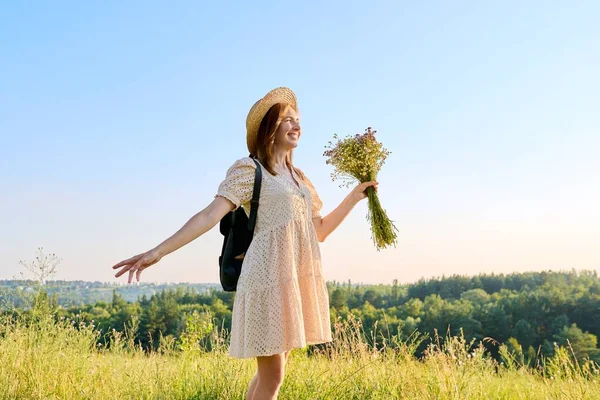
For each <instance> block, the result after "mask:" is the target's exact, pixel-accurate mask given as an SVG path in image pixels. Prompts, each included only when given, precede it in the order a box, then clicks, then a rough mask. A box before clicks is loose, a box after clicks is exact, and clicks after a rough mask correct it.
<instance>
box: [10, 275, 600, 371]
mask: <svg viewBox="0 0 600 400" xmlns="http://www.w3.org/2000/svg"><path fill="white" fill-rule="evenodd" d="M2 282H3V284H2V285H1V286H0V304H2V307H3V312H4V313H13V314H19V313H26V312H27V307H23V304H16V303H15V299H20V300H19V301H20V302H22V301H26V300H23V299H26V298H27V296H23V294H24V293H25V292H27V290H26V288H27V287H34V286H35V285H33V282H27V281H2ZM7 282H12V283H13V285H12V286H9V285H7V284H6V283H7ZM16 282H20V283H30V284H32V285H30V286H27V285H18V284H15V283H16ZM64 285H70V287H71V289H70V290H60V289H58V288H60V287H61V286H64ZM73 285H75V284H74V283H73V282H60V281H47V282H45V283H44V285H41V286H40V288H41V290H42V292H43V293H44V294H45V296H46V297H47V298H48V299H49V300H50V301H51V302H52V303H54V304H55V306H56V309H57V311H56V313H55V316H56V318H63V319H64V318H66V319H72V320H73V321H74V323H76V324H84V325H85V324H88V325H89V324H93V325H94V326H95V327H96V328H97V329H99V330H100V332H101V333H102V335H101V336H100V339H99V340H100V341H102V340H104V339H103V338H105V337H107V334H108V333H109V332H110V331H112V330H116V331H120V332H123V331H126V330H129V332H130V334H131V332H132V331H133V334H134V338H135V342H136V343H137V344H138V345H139V346H141V348H143V349H146V350H155V349H156V348H158V346H159V345H160V343H161V342H165V341H166V342H169V341H170V342H173V343H177V344H178V345H179V346H185V343H189V341H190V340H193V341H196V342H199V343H201V344H202V346H204V347H205V348H206V350H210V346H211V343H213V341H212V340H210V338H214V337H215V335H216V336H218V337H225V338H227V332H228V331H229V328H230V325H231V312H232V311H231V310H232V304H233V299H234V296H235V294H234V293H228V292H223V291H222V290H220V289H219V286H218V285H206V286H199V287H194V285H184V284H181V285H178V286H176V287H168V285H165V286H164V287H159V289H158V290H157V288H156V287H155V286H153V285H135V286H122V287H113V288H110V286H108V287H107V286H103V284H97V285H96V286H94V285H93V284H90V283H85V282H80V283H77V284H76V285H78V286H80V287H81V286H82V285H84V286H83V287H86V286H87V288H86V289H84V290H83V292H86V291H93V290H100V289H103V290H104V291H106V289H108V290H110V300H100V301H94V302H88V303H85V302H84V301H82V300H81V299H79V300H77V299H73V296H74V293H75V292H76V291H75V290H72V287H73ZM46 288H48V290H46ZM328 289H329V295H330V306H331V321H332V325H333V324H335V323H338V322H340V321H348V320H349V319H353V320H356V321H359V322H360V324H361V325H362V331H363V334H364V338H365V339H366V340H367V341H368V342H369V343H370V345H372V346H373V347H374V348H377V347H379V346H383V345H385V346H393V343H403V342H407V341H411V340H414V339H415V338H416V337H419V338H420V339H424V340H421V341H420V342H419V343H420V344H419V346H417V347H416V348H415V353H416V354H415V355H416V356H417V357H419V356H421V355H422V352H423V351H425V349H426V347H427V345H428V343H430V341H431V340H437V341H443V340H444V337H450V336H460V337H464V339H465V340H467V341H472V343H473V347H476V346H477V345H479V343H483V345H484V346H485V347H486V348H487V350H488V351H489V352H490V354H491V355H492V356H493V357H496V358H497V357H498V356H499V354H498V349H499V346H500V344H505V345H506V346H507V348H508V349H509V350H510V352H511V353H512V354H513V355H514V356H515V357H516V359H518V360H520V362H522V363H523V364H525V365H531V364H533V362H534V360H536V359H538V358H539V356H540V355H543V356H545V357H551V356H552V355H553V354H554V352H555V350H556V346H567V345H568V346H569V347H570V348H571V349H572V351H573V353H574V355H575V356H576V357H577V358H580V359H583V358H590V359H591V360H594V361H596V362H600V350H599V349H598V343H597V337H598V335H600V279H599V278H598V275H597V272H595V271H579V272H578V271H575V270H572V271H565V272H551V271H547V272H530V273H512V274H507V275H504V274H499V275H498V274H486V275H478V276H473V277H467V276H450V277H442V278H436V279H422V280H420V281H418V282H416V283H412V284H399V283H398V282H397V281H394V282H393V284H391V285H383V284H381V285H357V284H353V283H352V282H350V281H348V282H329V283H328ZM30 291H31V290H30ZM128 291H134V292H128ZM144 291H146V292H144ZM131 293H137V296H138V297H137V298H136V300H133V301H132V300H131V299H132V297H131ZM65 295H67V298H70V300H69V301H70V302H73V300H74V303H75V304H76V305H69V306H61V303H64V298H63V300H61V296H65ZM69 296H70V297H69ZM126 297H127V299H129V300H130V301H128V300H127V299H126ZM15 304H16V305H17V306H16V307H15ZM436 332H437V333H438V334H439V335H436V334H435V333H436ZM102 344H104V345H106V344H107V343H102ZM319 346H321V345H317V346H315V347H317V348H318V347H319ZM323 346H324V345H323Z"/></svg>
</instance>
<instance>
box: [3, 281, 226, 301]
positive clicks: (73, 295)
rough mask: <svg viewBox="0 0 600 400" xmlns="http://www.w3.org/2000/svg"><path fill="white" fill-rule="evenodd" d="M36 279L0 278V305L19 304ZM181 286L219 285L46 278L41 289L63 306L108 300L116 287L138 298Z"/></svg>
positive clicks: (204, 289) (193, 288) (193, 289)
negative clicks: (54, 296)
mask: <svg viewBox="0 0 600 400" xmlns="http://www.w3.org/2000/svg"><path fill="white" fill-rule="evenodd" d="M34 288H35V282H34V281H30V280H0V300H1V301H0V306H1V305H4V304H5V302H6V301H9V302H11V303H12V304H14V305H16V306H20V305H21V304H20V301H19V296H18V293H19V292H21V291H26V292H33V291H35V289H34ZM176 288H182V289H184V290H186V291H188V290H189V291H190V292H194V293H200V294H202V293H206V292H208V291H209V290H210V289H211V288H216V289H220V288H221V286H220V285H219V284H216V283H143V282H140V283H139V284H135V285H127V284H115V283H108V282H97V281H96V282H86V281H48V282H47V283H46V285H45V286H44V290H45V291H47V292H48V294H50V295H54V294H56V296H57V300H58V304H60V305H62V306H63V307H69V306H80V305H85V304H95V303H98V302H100V301H105V302H110V301H112V298H113V291H116V293H118V294H119V295H120V296H121V297H122V298H123V299H124V300H126V301H128V302H135V301H138V300H139V299H140V298H141V297H142V296H144V295H146V296H147V297H150V296H152V295H153V294H155V293H160V292H162V291H163V290H168V289H176Z"/></svg>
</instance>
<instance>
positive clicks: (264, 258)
mask: <svg viewBox="0 0 600 400" xmlns="http://www.w3.org/2000/svg"><path fill="white" fill-rule="evenodd" d="M255 169H256V165H255V164H254V161H252V159H251V158H250V157H245V158H242V159H239V160H237V161H236V162H235V163H234V164H233V165H232V166H231V167H230V168H229V170H228V171H227V175H226V177H225V180H223V182H221V184H220V185H219V189H218V192H217V195H216V196H222V197H225V198H227V199H229V200H230V201H231V202H232V203H233V204H235V206H236V208H237V207H240V206H243V207H244V210H245V211H246V213H247V214H249V212H250V211H249V210H250V200H251V199H252V191H253V188H254V173H255ZM262 171H263V174H262V175H263V178H262V188H261V193H260V199H259V202H260V203H259V204H260V205H259V207H258V215H257V219H256V226H255V228H254V238H253V239H252V243H251V244H250V247H249V248H248V251H247V252H246V255H245V257H244V263H243V265H242V273H241V275H240V278H239V281H238V285H237V291H236V294H235V299H234V304H233V314H232V325H231V343H230V347H229V355H230V356H233V357H237V358H249V357H256V356H269V355H273V354H279V353H283V352H284V351H287V350H290V349H292V348H299V347H304V346H306V345H307V344H316V343H325V342H330V341H331V340H332V338H331V323H330V315H329V296H328V293H327V286H326V284H325V279H324V277H323V275H322V267H321V253H320V250H319V242H318V240H317V234H316V232H315V229H314V226H313V224H312V220H311V219H312V218H314V217H320V212H321V208H322V206H323V203H322V202H321V199H320V198H319V196H318V194H317V192H316V190H315V188H314V186H313V185H312V183H311V182H310V180H308V179H306V180H302V179H300V178H299V177H298V176H297V174H296V173H295V172H293V173H292V175H293V177H294V178H295V180H296V181H297V182H298V184H299V186H298V185H296V184H295V183H293V182H291V181H290V180H289V179H286V178H285V177H283V176H282V175H277V176H274V175H271V174H270V173H269V171H267V170H266V169H265V168H263V169H262Z"/></svg>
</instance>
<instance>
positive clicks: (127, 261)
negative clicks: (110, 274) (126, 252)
mask: <svg viewBox="0 0 600 400" xmlns="http://www.w3.org/2000/svg"><path fill="white" fill-rule="evenodd" d="M143 255H144V253H141V254H138V255H137V256H133V257H131V258H128V259H127V260H123V261H121V262H120V263H118V264H115V265H113V269H117V268H119V267H122V266H123V265H127V264H131V263H134V262H137V261H138V260H139V259H140V257H142V256H143Z"/></svg>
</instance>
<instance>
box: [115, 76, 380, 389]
mask: <svg viewBox="0 0 600 400" xmlns="http://www.w3.org/2000/svg"><path fill="white" fill-rule="evenodd" d="M246 130H247V132H246V141H247V145H248V150H249V151H250V155H251V156H252V157H254V158H255V159H257V160H258V161H259V162H260V165H261V166H262V170H263V175H262V176H263V178H262V188H261V192H260V199H259V207H258V215H257V220H256V226H255V231H254V237H253V239H252V243H251V245H250V247H249V248H248V251H247V252H246V254H245V256H244V262H243V267H242V273H241V275H240V277H239V281H238V284H237V292H236V295H235V300H234V305H233V314H232V327H231V343H230V348H229V354H230V355H231V356H233V357H237V358H250V357H256V359H257V364H258V369H257V372H256V375H255V376H254V378H253V379H252V382H251V383H250V387H249V389H248V393H247V399H275V398H277V393H278V391H279V388H280V387H281V384H282V382H283V378H284V368H285V363H286V361H287V358H288V356H289V354H290V351H291V350H292V349H293V348H300V347H304V346H306V345H307V344H316V343H325V342H329V341H331V340H332V339H331V326H330V317H329V298H328V294H327V287H326V284H325V279H324V278H323V275H322V270H321V254H320V251H319V243H318V242H322V241H324V240H325V238H327V236H329V234H330V233H331V232H333V231H334V230H335V229H336V228H337V227H338V226H339V224H340V223H341V222H342V220H343V219H344V218H345V217H346V215H348V213H349V212H350V210H352V208H353V207H354V206H355V205H356V204H357V203H358V202H359V201H360V200H362V199H364V198H365V197H366V194H365V193H364V192H365V190H366V189H367V188H368V187H369V186H373V187H374V188H375V189H377V182H366V183H363V184H360V185H358V186H356V187H355V188H354V190H352V191H351V192H350V194H349V195H348V196H347V197H346V198H345V199H344V201H342V203H341V204H340V205H339V206H338V207H337V208H336V209H335V210H334V211H332V212H331V213H330V214H328V215H327V216H325V217H321V214H320V211H321V207H322V202H321V200H320V198H319V196H318V194H317V192H316V191H315V188H314V186H313V185H312V183H311V182H310V180H309V179H308V178H307V177H306V176H305V175H304V174H303V173H302V172H301V171H300V170H299V169H298V168H296V167H295V166H294V165H293V163H292V153H293V150H294V149H295V148H296V147H297V146H298V141H299V139H300V136H301V134H302V133H301V130H300V122H299V117H298V106H297V101H296V96H295V94H294V93H293V92H292V91H291V90H290V89H288V88H283V87H282V88H277V89H274V90H272V91H270V92H269V93H267V94H266V95H265V96H264V97H263V98H262V99H260V100H259V101H257V102H256V103H255V104H254V105H253V106H252V108H251V109H250V112H249V113H248V117H247V119H246ZM255 169H256V164H255V163H254V161H253V160H252V158H250V157H245V158H241V159H239V160H237V161H236V162H235V163H234V164H233V165H232V166H231V167H230V168H229V170H228V171H227V174H226V177H225V179H224V180H223V181H222V182H221V184H220V185H219V189H218V191H217V194H216V195H215V199H214V200H213V201H212V203H211V204H210V205H208V207H206V208H205V209H204V210H202V211H200V212H199V213H198V214H196V215H194V216H193V217H192V218H191V219H190V220H189V221H188V222H187V223H186V224H185V225H184V226H183V227H182V228H181V229H180V230H179V231H177V232H176V233H175V234H174V235H173V236H171V237H170V238H168V239H167V240H165V241H164V242H163V243H161V244H160V245H158V246H157V247H155V248H154V249H152V250H150V251H148V252H146V253H143V254H138V255H137V256H135V257H132V258H130V259H128V260H124V261H122V262H120V263H118V264H116V265H115V266H114V267H113V268H114V269H117V268H122V269H121V270H120V271H119V272H118V273H117V274H116V275H115V276H116V277H119V276H121V275H123V274H125V273H126V272H128V273H129V279H128V282H129V283H131V280H132V278H133V275H134V274H135V276H136V279H137V280H138V281H139V280H140V275H141V273H142V271H143V270H144V269H146V268H148V267H150V266H151V265H154V264H156V263H157V262H158V261H159V260H160V259H161V258H162V257H164V256H165V255H167V254H169V253H172V252H173V251H175V250H177V249H179V248H180V247H182V246H184V245H185V244H187V243H189V242H191V241H192V240H194V239H196V238H198V237H199V236H201V235H202V234H204V233H205V232H207V231H209V230H210V229H211V228H213V227H214V226H215V225H216V224H217V223H218V222H219V221H220V220H221V218H223V217H224V216H225V215H226V214H227V213H228V212H230V211H232V210H235V209H237V208H238V207H239V206H243V207H244V209H245V211H246V213H248V214H249V210H250V200H251V198H252V191H253V186H254V174H255Z"/></svg>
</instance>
